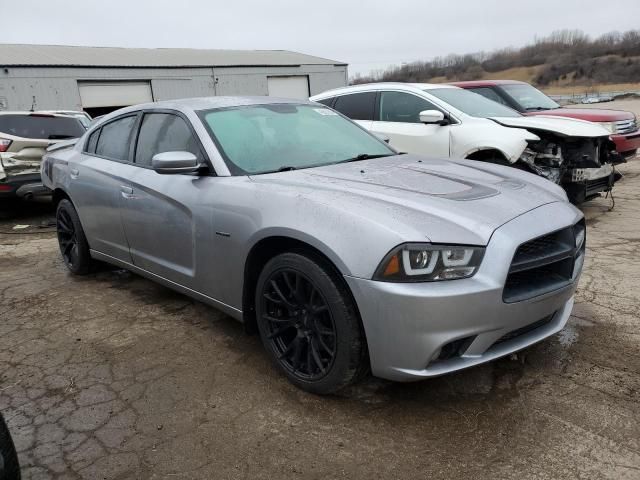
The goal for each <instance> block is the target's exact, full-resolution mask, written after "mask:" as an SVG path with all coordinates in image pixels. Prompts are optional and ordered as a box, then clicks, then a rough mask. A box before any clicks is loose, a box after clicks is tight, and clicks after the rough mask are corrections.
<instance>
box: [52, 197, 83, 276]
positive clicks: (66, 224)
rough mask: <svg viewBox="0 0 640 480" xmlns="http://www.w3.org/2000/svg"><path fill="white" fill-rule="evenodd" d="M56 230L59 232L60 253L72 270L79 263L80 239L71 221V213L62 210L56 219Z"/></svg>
mask: <svg viewBox="0 0 640 480" xmlns="http://www.w3.org/2000/svg"><path fill="white" fill-rule="evenodd" d="M56 228H57V230H58V243H59V244H60V253H61V254H62V258H63V259H64V263H65V264H67V266H69V268H72V267H73V266H74V265H77V263H78V238H77V237H76V229H75V226H74V224H73V221H72V220H71V216H70V215H69V212H67V211H66V210H65V209H60V210H59V211H58V215H57V218H56Z"/></svg>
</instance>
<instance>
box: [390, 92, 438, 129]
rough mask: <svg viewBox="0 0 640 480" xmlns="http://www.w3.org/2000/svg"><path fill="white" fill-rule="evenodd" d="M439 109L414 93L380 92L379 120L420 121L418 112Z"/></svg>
mask: <svg viewBox="0 0 640 480" xmlns="http://www.w3.org/2000/svg"><path fill="white" fill-rule="evenodd" d="M424 110H439V109H438V108H437V107H436V106H435V105H434V104H433V103H431V102H429V101H428V100H425V99H424V98H420V97H418V96H416V95H412V94H410V93H404V92H381V93H380V113H379V120H380V121H381V122H402V123H420V112H422V111H424Z"/></svg>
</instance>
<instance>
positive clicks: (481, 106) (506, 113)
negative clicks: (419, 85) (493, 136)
mask: <svg viewBox="0 0 640 480" xmlns="http://www.w3.org/2000/svg"><path fill="white" fill-rule="evenodd" d="M427 91H428V93H430V94H431V95H433V96H434V97H436V98H439V99H440V100H442V101H443V102H446V103H448V104H449V105H451V106H452V107H454V108H457V109H458V110H460V111H461V112H463V113H466V114H467V115H470V116H472V117H478V118H490V117H520V116H521V115H520V114H519V113H518V112H516V111H515V110H512V109H511V108H509V107H505V106H504V105H500V104H499V103H497V102H494V101H493V100H489V99H488V98H485V97H483V96H482V95H478V94H476V93H473V92H470V91H469V90H463V89H462V88H434V89H432V90H431V89H430V90H427Z"/></svg>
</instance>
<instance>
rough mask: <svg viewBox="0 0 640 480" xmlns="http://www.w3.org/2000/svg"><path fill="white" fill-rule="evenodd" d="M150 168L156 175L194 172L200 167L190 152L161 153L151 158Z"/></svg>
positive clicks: (196, 158)
mask: <svg viewBox="0 0 640 480" xmlns="http://www.w3.org/2000/svg"><path fill="white" fill-rule="evenodd" d="M151 166H152V167H153V169H154V170H155V171H156V172H158V173H163V174H171V173H190V172H195V171H196V170H198V168H199V166H200V165H199V164H198V157H196V156H195V155H194V154H193V153H191V152H162V153H156V154H155V155H154V156H153V158H152V159H151Z"/></svg>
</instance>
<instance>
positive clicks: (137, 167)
mask: <svg viewBox="0 0 640 480" xmlns="http://www.w3.org/2000/svg"><path fill="white" fill-rule="evenodd" d="M169 151H188V152H191V153H193V154H194V155H196V156H197V157H198V158H200V159H204V154H203V149H202V147H201V145H200V142H199V141H198V140H197V137H196V135H195V133H194V132H193V131H192V129H191V128H190V124H189V122H188V120H186V119H185V118H183V117H181V116H180V115H178V114H176V113H168V112H166V111H157V112H155V111H154V112H147V113H145V114H144V116H143V118H142V120H141V123H140V129H139V131H138V134H137V139H136V141H135V163H134V166H133V167H132V169H133V171H132V172H131V173H130V175H129V177H128V183H127V185H128V189H127V190H126V191H124V192H123V194H122V202H123V203H122V204H123V210H122V220H123V224H124V228H125V232H126V236H127V239H128V241H129V248H130V251H131V257H132V259H133V263H134V265H136V266H138V267H140V268H143V269H144V270H147V271H149V272H151V273H154V274H156V275H159V276H161V277H163V278H165V279H168V280H171V281H173V282H176V283H178V284H180V285H183V286H187V287H190V288H194V289H196V283H197V282H196V274H197V268H196V263H197V262H196V260H197V258H198V248H199V246H200V245H205V244H206V243H207V241H206V240H207V238H208V237H209V236H210V235H211V231H210V224H208V222H204V223H203V224H200V225H199V224H198V222H197V217H198V212H196V211H194V209H196V208H206V203H205V202H204V200H203V195H206V193H207V189H206V188H205V184H206V183H207V182H209V181H210V180H212V178H211V177H208V176H199V175H194V174H159V173H157V172H156V171H155V170H153V168H152V167H151V159H152V157H153V156H154V155H155V154H157V153H163V152H169Z"/></svg>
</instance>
